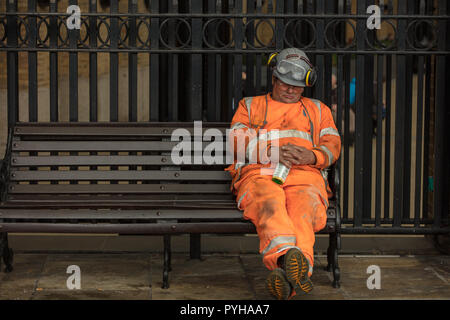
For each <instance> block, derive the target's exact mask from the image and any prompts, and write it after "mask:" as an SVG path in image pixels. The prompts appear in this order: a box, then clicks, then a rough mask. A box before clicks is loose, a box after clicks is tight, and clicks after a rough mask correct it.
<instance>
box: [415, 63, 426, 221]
mask: <svg viewBox="0 0 450 320" xmlns="http://www.w3.org/2000/svg"><path fill="white" fill-rule="evenodd" d="M423 73H424V59H423V56H419V59H418V63H417V129H416V130H417V132H416V136H417V138H416V181H415V182H416V183H415V184H416V185H415V192H414V194H415V196H414V204H415V205H414V226H415V227H419V225H420V199H421V197H420V195H421V191H422V189H423V188H422V174H423V172H425V170H424V171H423V172H422V148H423V145H422V141H423V131H422V128H423V76H424V75H423Z"/></svg>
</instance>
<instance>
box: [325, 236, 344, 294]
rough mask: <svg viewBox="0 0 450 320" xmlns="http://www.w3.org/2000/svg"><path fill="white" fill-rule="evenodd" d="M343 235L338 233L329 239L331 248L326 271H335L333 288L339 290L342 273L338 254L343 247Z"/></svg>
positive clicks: (328, 253) (328, 251)
mask: <svg viewBox="0 0 450 320" xmlns="http://www.w3.org/2000/svg"><path fill="white" fill-rule="evenodd" d="M340 242H341V235H340V234H339V233H337V232H335V233H331V234H330V237H329V246H328V250H327V262H328V265H327V266H326V268H325V270H326V271H328V272H331V271H333V288H339V287H340V286H341V284H340V282H339V281H340V279H341V271H340V269H339V262H338V252H339V249H340V247H341V243H340Z"/></svg>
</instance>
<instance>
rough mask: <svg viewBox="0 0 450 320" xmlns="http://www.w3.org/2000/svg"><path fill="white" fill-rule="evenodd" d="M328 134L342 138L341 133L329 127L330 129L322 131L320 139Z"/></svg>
mask: <svg viewBox="0 0 450 320" xmlns="http://www.w3.org/2000/svg"><path fill="white" fill-rule="evenodd" d="M327 134H328V135H332V136H338V137H340V135H339V132H338V131H337V130H336V129H334V128H332V127H328V128H325V129H322V130H320V135H319V138H322V137H323V136H325V135H327Z"/></svg>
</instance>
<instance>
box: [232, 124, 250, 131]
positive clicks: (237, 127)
mask: <svg viewBox="0 0 450 320" xmlns="http://www.w3.org/2000/svg"><path fill="white" fill-rule="evenodd" d="M235 129H248V127H247V126H246V125H245V124H243V123H240V122H236V123H235V124H233V126H231V130H235Z"/></svg>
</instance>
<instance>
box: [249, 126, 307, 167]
mask: <svg viewBox="0 0 450 320" xmlns="http://www.w3.org/2000/svg"><path fill="white" fill-rule="evenodd" d="M282 138H300V139H304V140H307V141H309V142H311V143H312V142H313V141H312V138H311V136H310V135H309V133H308V132H304V131H299V130H282V131H279V130H272V131H269V132H267V133H263V134H261V135H259V139H258V138H253V139H252V140H251V141H250V142H249V144H248V146H247V150H246V153H245V154H246V156H247V159H249V160H250V159H252V155H253V151H254V150H255V148H256V145H257V143H258V142H259V141H272V140H278V139H282Z"/></svg>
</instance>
